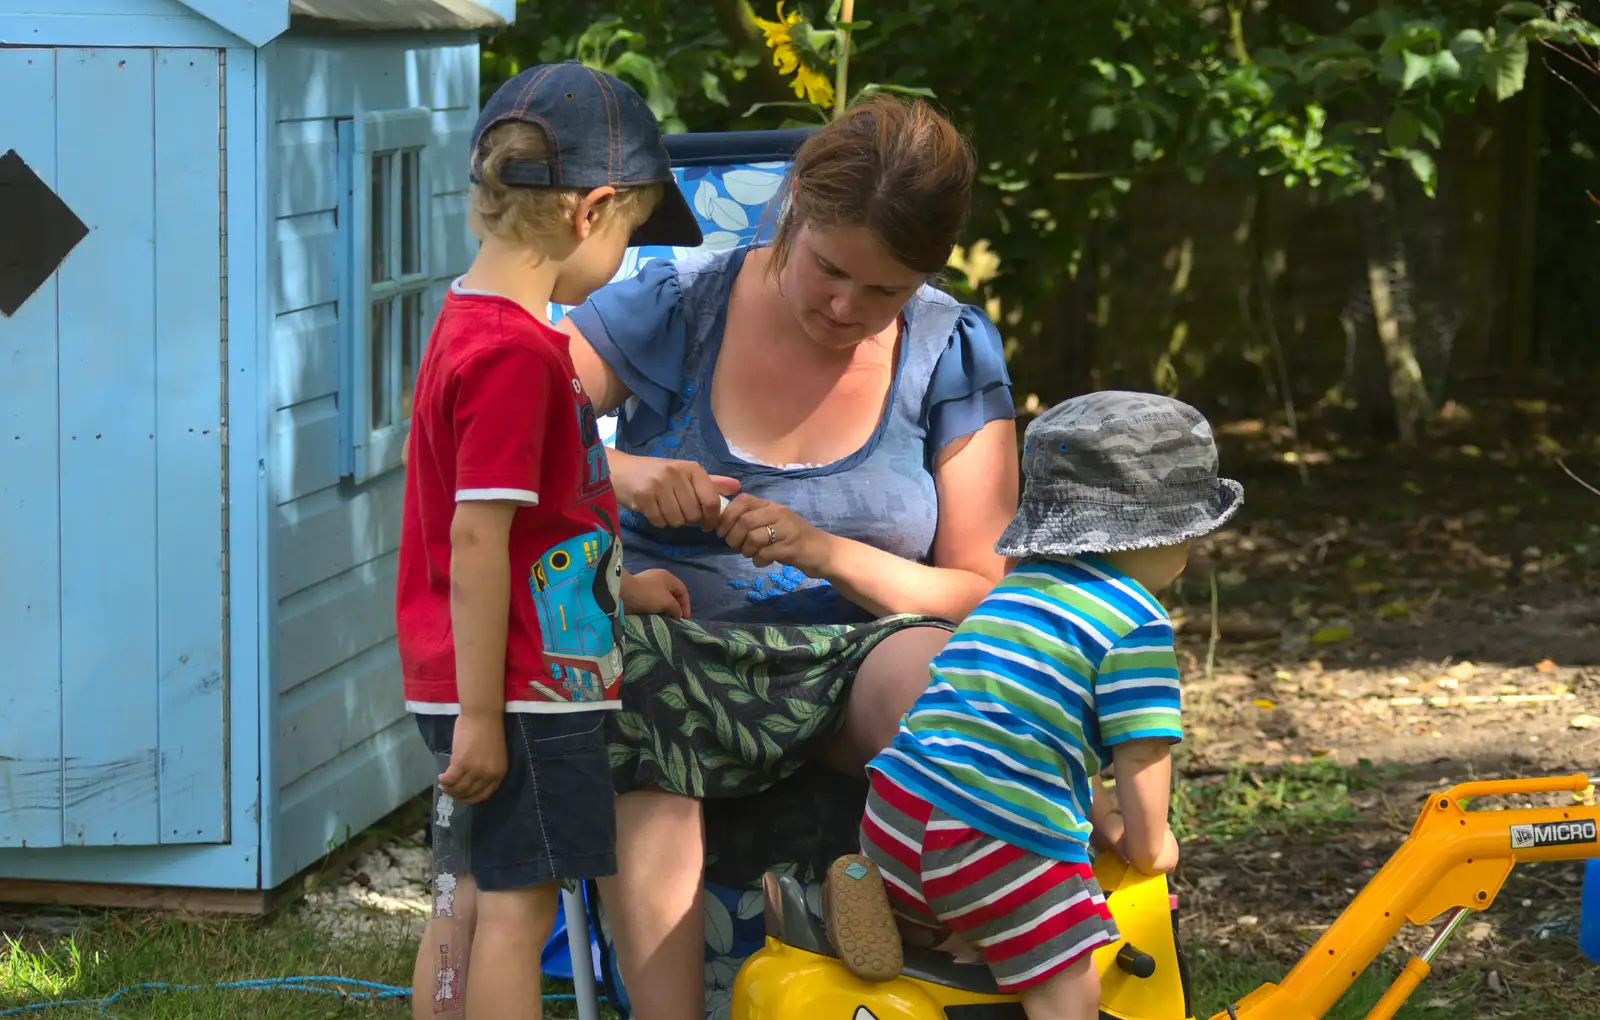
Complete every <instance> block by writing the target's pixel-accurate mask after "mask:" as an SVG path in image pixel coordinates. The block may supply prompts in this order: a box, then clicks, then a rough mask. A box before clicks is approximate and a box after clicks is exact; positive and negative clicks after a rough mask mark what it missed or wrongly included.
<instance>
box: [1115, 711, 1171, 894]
mask: <svg viewBox="0 0 1600 1020" xmlns="http://www.w3.org/2000/svg"><path fill="white" fill-rule="evenodd" d="M1111 761H1112V765H1113V767H1114V769H1115V772H1116V777H1117V800H1118V801H1119V802H1120V803H1121V806H1122V814H1123V824H1124V834H1123V850H1124V856H1125V857H1126V858H1127V860H1128V863H1129V864H1132V865H1133V866H1134V867H1135V868H1138V869H1139V870H1140V871H1144V872H1150V873H1152V874H1160V873H1164V872H1168V871H1171V870H1172V869H1173V868H1174V867H1176V866H1177V863H1178V841H1177V840H1176V839H1175V838H1174V837H1173V835H1172V829H1171V828H1170V827H1169V826H1168V824H1167V811H1168V808H1169V806H1170V803H1171V795H1172V745H1171V744H1170V743H1168V742H1167V741H1166V740H1130V741H1128V742H1126V743H1123V744H1118V745H1117V746H1116V747H1114V748H1113V749H1112V751H1111Z"/></svg>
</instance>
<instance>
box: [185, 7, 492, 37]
mask: <svg viewBox="0 0 1600 1020" xmlns="http://www.w3.org/2000/svg"><path fill="white" fill-rule="evenodd" d="M180 2H182V3H183V4H184V5H185V6H186V7H188V8H190V9H191V10H193V11H195V12H196V13H197V14H200V15H202V16H204V17H206V18H208V19H210V20H211V21H213V22H215V23H216V24H218V25H220V26H221V27H222V28H225V29H227V30H228V31H229V32H232V33H233V34H234V35H236V36H238V37H239V38H241V39H243V40H244V41H245V42H247V43H249V44H250V45H251V46H255V47H261V46H265V45H266V44H267V43H269V42H271V41H272V40H274V39H276V38H277V37H278V36H280V35H282V34H283V33H284V32H287V31H288V30H289V25H290V17H291V16H293V17H294V19H295V20H296V21H300V20H302V19H303V20H304V21H306V22H307V23H309V24H315V25H323V26H328V27H332V28H338V29H344V30H347V31H358V32H359V31H369V32H379V31H395V30H405V29H410V30H413V31H435V32H439V31H493V30H495V29H500V28H504V27H505V26H506V25H507V24H509V23H510V22H511V21H512V20H513V19H514V18H515V17H516V7H515V5H514V2H507V0H486V2H485V3H478V2H475V0H180ZM505 10H509V12H510V16H509V17H508V16H506V14H504V13H502V11H505Z"/></svg>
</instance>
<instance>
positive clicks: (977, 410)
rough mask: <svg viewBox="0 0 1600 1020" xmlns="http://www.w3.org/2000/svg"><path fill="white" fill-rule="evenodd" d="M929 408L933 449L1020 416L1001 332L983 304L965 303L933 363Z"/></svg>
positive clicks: (929, 437)
mask: <svg viewBox="0 0 1600 1020" xmlns="http://www.w3.org/2000/svg"><path fill="white" fill-rule="evenodd" d="M927 408H928V412H927V427H928V447H929V450H930V451H931V452H934V453H937V452H938V451H939V450H941V449H943V448H944V447H945V446H946V445H947V444H949V443H950V442H951V441H953V440H956V439H960V438H961V437H962V436H970V435H972V434H973V433H974V432H977V431H978V430H979V429H981V428H983V427H984V426H985V425H987V424H988V423H989V422H992V421H997V420H1000V419H1006V420H1010V419H1013V418H1015V417H1016V416H1017V409H1016V405H1015V403H1014V402H1013V400H1012V397H1011V376H1010V374H1009V373H1007V372H1006V356H1005V347H1004V345H1003V343H1002V341H1001V339H1000V331H999V330H998V329H996V328H995V325H994V323H993V322H991V321H990V320H989V316H987V315H985V314H984V312H983V310H982V309H981V308H977V307H975V306H973V305H963V306H962V308H961V315H960V317H959V318H958V319H956V325H955V329H954V330H952V331H951V333H950V344H949V346H948V347H947V348H945V351H944V353H943V354H941V355H940V356H939V361H938V363H937V364H935V365H934V367H933V376H932V378H931V379H930V380H929V383H928V402H927Z"/></svg>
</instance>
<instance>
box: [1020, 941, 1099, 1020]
mask: <svg viewBox="0 0 1600 1020" xmlns="http://www.w3.org/2000/svg"><path fill="white" fill-rule="evenodd" d="M1021 999H1022V1010H1023V1012H1025V1013H1027V1014H1028V1020H1096V1018H1097V1017H1098V1016H1099V1015H1100V972H1099V971H1097V970H1095V969H1094V955H1093V954H1091V953H1085V954H1084V955H1083V956H1082V957H1081V958H1080V959H1079V960H1078V962H1077V963H1074V964H1073V965H1072V966H1070V967H1068V968H1067V969H1066V970H1063V971H1061V972H1060V973H1058V974H1056V975H1054V976H1053V977H1051V978H1050V980H1048V981H1045V982H1043V983H1041V984H1037V985H1034V986H1033V987H1032V988H1029V989H1028V990H1027V991H1025V992H1023V993H1022V995H1021Z"/></svg>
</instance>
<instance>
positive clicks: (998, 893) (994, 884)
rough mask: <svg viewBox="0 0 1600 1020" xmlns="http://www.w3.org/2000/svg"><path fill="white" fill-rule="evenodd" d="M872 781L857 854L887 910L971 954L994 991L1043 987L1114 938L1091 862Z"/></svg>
mask: <svg viewBox="0 0 1600 1020" xmlns="http://www.w3.org/2000/svg"><path fill="white" fill-rule="evenodd" d="M871 780H872V786H871V790H870V792H869V793H868V795H867V812H866V815H865V817H863V818H862V820H861V852H862V853H863V854H865V855H866V856H867V857H868V858H870V859H871V860H872V862H873V863H874V864H876V865H877V866H878V870H879V871H880V872H882V873H883V880H884V884H885V886H887V888H888V892H889V902H890V904H891V905H892V906H893V907H894V910H895V912H896V913H898V914H900V915H901V916H902V917H904V918H906V919H907V920H909V921H912V922H915V923H917V924H922V925H931V926H933V927H935V928H939V929H947V930H949V931H952V932H954V933H955V934H956V935H958V936H960V937H961V939H962V940H963V941H965V942H966V943H968V944H969V945H971V946H972V947H973V948H975V949H977V950H978V952H979V953H981V954H982V955H983V959H984V962H986V963H987V964H988V965H989V969H990V970H992V971H993V972H994V977H995V983H996V984H997V985H998V986H999V988H1000V990H1001V991H1003V992H1011V993H1015V992H1019V991H1022V990H1023V989H1025V988H1030V987H1032V986H1034V985H1037V984H1041V983H1042V982H1044V981H1047V980H1049V979H1050V978H1051V977H1053V976H1055V975H1056V974H1059V973H1060V972H1061V971H1063V970H1065V969H1067V968H1068V967H1070V966H1072V965H1073V964H1074V963H1076V962H1077V961H1078V960H1080V959H1082V958H1083V956H1084V955H1085V954H1087V953H1092V952H1094V951H1095V950H1096V949H1099V948H1100V947H1101V946H1103V945H1107V944H1108V943H1112V942H1115V941H1117V939H1118V938H1120V937H1121V936H1120V935H1118V933H1117V923H1116V922H1115V921H1113V920H1112V919H1111V911H1110V910H1109V909H1108V908H1107V907H1106V898H1105V895H1104V894H1103V893H1102V892H1101V891H1100V883H1098V882H1096V881H1095V877H1094V871H1093V869H1092V868H1090V867H1089V865H1087V864H1072V863H1068V862H1066V861H1058V860H1052V859H1051V858H1048V857H1041V856H1040V855H1038V854H1036V853H1033V852H1031V851H1028V850H1022V849H1019V848H1018V847H1015V846H1012V845H1011V844H1009V843H1005V842H1003V841H1001V840H999V839H996V838H994V837H993V836H990V835H988V834H987V833H983V832H979V831H978V830H977V829H974V828H973V827H972V826H970V825H967V824H966V823H965V822H961V821H957V820H956V819H954V818H952V817H950V816H949V815H947V814H945V813H944V812H943V811H940V810H939V809H938V808H936V807H934V806H933V805H932V804H929V803H928V802H927V801H925V800H923V799H922V798H920V797H918V796H917V795H915V794H913V793H910V792H908V791H906V790H905V789H903V788H901V787H900V786H898V785H897V784H895V783H894V782H892V781H891V780H889V779H887V778H885V777H884V776H883V775H881V774H880V773H877V772H873V773H871Z"/></svg>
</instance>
